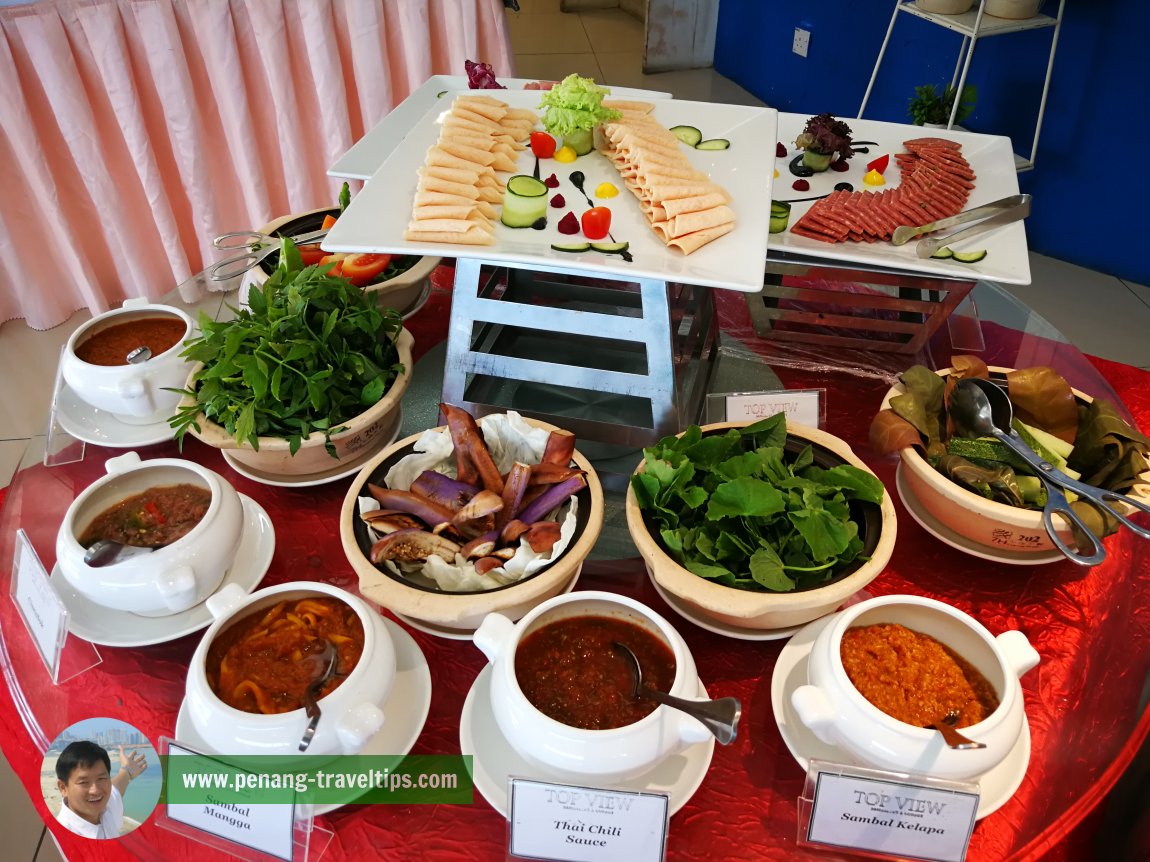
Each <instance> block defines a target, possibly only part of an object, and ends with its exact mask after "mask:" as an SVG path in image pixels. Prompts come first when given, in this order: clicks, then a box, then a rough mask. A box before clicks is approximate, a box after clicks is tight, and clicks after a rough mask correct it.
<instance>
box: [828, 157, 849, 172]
mask: <svg viewBox="0 0 1150 862" xmlns="http://www.w3.org/2000/svg"><path fill="white" fill-rule="evenodd" d="M850 169H851V166H850V164H848V163H847V162H845V161H843V160H841V159H840V160H839V161H836V162H831V170H832V171H838V172H839V173H840V174H841V173H842V172H843V171H849V170H850Z"/></svg>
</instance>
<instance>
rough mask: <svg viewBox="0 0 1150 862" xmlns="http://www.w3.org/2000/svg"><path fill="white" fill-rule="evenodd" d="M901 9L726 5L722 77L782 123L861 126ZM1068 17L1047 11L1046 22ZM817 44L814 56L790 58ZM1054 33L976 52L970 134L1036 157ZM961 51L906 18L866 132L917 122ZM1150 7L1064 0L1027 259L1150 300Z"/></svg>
mask: <svg viewBox="0 0 1150 862" xmlns="http://www.w3.org/2000/svg"><path fill="white" fill-rule="evenodd" d="M893 6H894V4H893V2H887V0H859V2H851V0H821V2H818V3H811V2H803V0H722V2H721V4H720V6H719V26H718V36H717V39H716V45H715V68H716V70H717V71H719V72H720V73H721V74H723V75H726V76H727V77H729V78H731V79H733V80H734V81H736V82H738V83H739V84H740V85H742V86H743V87H745V88H746V89H748V90H750V91H751V92H752V93H754V94H755V95H756V96H758V97H759V98H760V99H762V100H763V101H765V102H766V103H767V104H769V105H771V106H772V107H775V108H778V109H779V110H781V111H790V112H794V113H807V114H816V113H820V112H823V111H829V112H831V113H833V114H836V115H838V116H841V117H843V118H850V117H854V116H856V115H857V114H858V108H859V105H860V104H861V102H862V97H863V93H864V92H865V91H866V85H867V81H868V80H869V78H870V73H871V69H872V67H873V66H874V61H875V58H876V57H877V56H878V51H879V47H880V46H881V45H882V40H883V36H884V34H885V33H886V28H887V26H888V24H889V22H890V15H891V12H892V11H893ZM1057 8H1058V4H1057V2H1056V0H1055V2H1049V0H1048V2H1047V4H1046V6H1045V7H1044V10H1043V11H1045V12H1046V13H1047V14H1053V13H1054V12H1055V11H1057ZM799 26H802V27H804V28H806V29H809V30H810V31H811V46H810V51H809V56H808V57H806V58H803V57H799V56H798V55H796V54H794V53H792V51H791V41H792V37H793V34H794V29H795V27H799ZM1052 35H1053V29H1046V30H1036V31H1026V32H1020V33H1011V34H1006V35H1003V36H996V37H993V38H982V39H980V40H979V43H978V48H977V50H976V52H975V55H974V62H973V63H972V65H971V71H970V75H969V78H968V82H969V83H972V84H975V85H976V86H977V87H978V107H977V108H976V109H975V111H974V113H973V114H971V115H970V117H968V118H967V120H966V121H965V123H964V125H965V126H966V127H967V128H968V129H970V130H971V131H974V132H982V133H986V134H995V135H1006V136H1009V137H1010V138H1012V140H1013V144H1014V150H1015V152H1017V153H1020V154H1021V155H1023V156H1027V155H1029V153H1030V146H1031V141H1032V139H1033V136H1034V125H1035V121H1036V119H1037V116H1038V102H1039V98H1040V96H1041V93H1042V82H1043V80H1044V78H1045V75H1046V60H1047V56H1048V54H1049V50H1050V40H1051V37H1052ZM961 43H962V39H961V36H959V34H957V33H952V32H951V31H949V30H946V29H945V28H943V27H939V26H936V25H933V24H931V23H929V22H926V21H922V20H919V19H917V18H915V17H913V16H911V15H899V16H898V19H897V21H896V22H895V28H894V32H893V33H892V35H891V40H890V44H889V45H888V46H887V53H886V57H885V59H884V61H883V65H882V69H881V70H880V72H879V77H878V80H877V81H876V82H875V87H874V90H873V92H872V93H871V98H870V103H869V104H868V106H867V111H866V117H867V119H874V120H886V121H889V122H909V118H908V116H907V112H906V106H907V102H908V101H909V99H910V97H911V96H912V95H913V92H914V88H915V86H917V85H919V84H927V83H934V84H936V85H941V84H944V83H946V82H949V81H950V78H951V75H952V73H953V72H954V67H955V63H956V62H957V60H958V53H959V48H960V47H961ZM1148 144H1150V3H1146V2H1144V0H1095V2H1086V0H1067V4H1066V13H1065V17H1064V20H1063V23H1062V32H1061V35H1060V38H1059V45H1058V54H1057V57H1056V59H1055V65H1054V74H1053V78H1052V80H1051V89H1050V96H1049V98H1048V100H1047V104H1046V117H1045V120H1044V121H1043V126H1042V134H1041V137H1040V139H1039V148H1038V155H1037V158H1036V160H1035V163H1036V167H1035V169H1034V170H1033V171H1027V172H1024V173H1022V174H1020V175H1019V185H1020V186H1021V188H1022V191H1024V192H1029V193H1031V194H1032V195H1034V209H1033V212H1032V214H1031V216H1030V218H1029V219H1028V220H1027V238H1028V241H1029V244H1030V248H1031V249H1032V250H1034V251H1036V252H1039V253H1041V254H1045V255H1049V256H1051V257H1056V258H1059V259H1061V260H1066V261H1070V262H1071V263H1076V264H1079V265H1080V266H1084V267H1088V268H1090V269H1096V270H1100V271H1102V272H1106V273H1110V274H1112V275H1116V276H1118V277H1120V278H1125V279H1128V280H1131V281H1134V282H1137V283H1138V284H1142V285H1146V286H1150V229H1148V228H1150V219H1147V218H1146V216H1145V215H1144V214H1142V213H1141V209H1142V207H1141V204H1142V203H1143V202H1145V201H1147V200H1148V199H1150V179H1148V178H1150V147H1148V146H1147V145H1148Z"/></svg>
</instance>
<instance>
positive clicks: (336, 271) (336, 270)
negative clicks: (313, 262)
mask: <svg viewBox="0 0 1150 862" xmlns="http://www.w3.org/2000/svg"><path fill="white" fill-rule="evenodd" d="M345 260H347V255H346V254H329V255H327V256H326V257H324V259H323V260H321V261H320V263H334V264H335V266H333V267H332V268H331V269H330V270H328V275H343V262H344V261H345Z"/></svg>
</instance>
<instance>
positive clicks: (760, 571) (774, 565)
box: [751, 547, 795, 593]
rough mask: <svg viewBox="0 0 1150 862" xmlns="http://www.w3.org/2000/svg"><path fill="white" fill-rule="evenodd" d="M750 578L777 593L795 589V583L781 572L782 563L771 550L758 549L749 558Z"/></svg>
mask: <svg viewBox="0 0 1150 862" xmlns="http://www.w3.org/2000/svg"><path fill="white" fill-rule="evenodd" d="M751 577H752V578H754V579H755V582H756V583H758V584H760V585H762V586H764V587H766V588H767V589H768V590H773V591H775V592H779V593H785V592H789V591H790V590H793V589H794V588H795V582H794V581H793V580H791V579H790V578H788V577H787V574H786V572H784V571H783V561H782V560H780V559H779V555H778V554H776V553H775V552H774V550H773V549H771V548H769V547H768V548H759V549H758V550H757V551H755V553H754V554H753V555H752V556H751Z"/></svg>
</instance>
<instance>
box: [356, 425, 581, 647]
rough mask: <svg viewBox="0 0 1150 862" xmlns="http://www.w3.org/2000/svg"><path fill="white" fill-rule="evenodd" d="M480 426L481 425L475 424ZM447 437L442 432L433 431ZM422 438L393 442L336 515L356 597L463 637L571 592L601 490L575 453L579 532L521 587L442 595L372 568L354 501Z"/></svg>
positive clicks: (370, 464) (367, 468)
mask: <svg viewBox="0 0 1150 862" xmlns="http://www.w3.org/2000/svg"><path fill="white" fill-rule="evenodd" d="M523 420H524V421H525V422H527V423H528V424H529V425H532V426H534V427H536V428H542V429H544V430H545V431H553V430H559V429H557V428H556V426H554V425H549V424H548V423H546V422H540V421H537V420H534V419H528V418H526V417H523ZM478 421H479V424H480V426H482V425H483V422H484V420H483V419H480V420H478ZM435 430H437V431H439V432H441V433H447V429H446V428H445V427H440V428H437V429H435ZM421 436H422V435H421V434H413V435H412V436H410V437H405V438H404V439H403V440H397V441H396V442H395V443H393V444H392V445H391V446H389V447H387V448H386V449H385V450H384V451H383V452H381V453H380V454H379V455H377V456H376V457H375V458H373V459H372V460H371V461H370V462H368V463H367V464H366V465H364V467H363V469H362V470H360V472H359V474H358V475H357V476H356V477H355V479H354V480H352V483H351V487H350V488H349V489H348V492H347V496H346V497H345V498H344V501H343V508H342V510H341V512H340V519H339V521H340V522H339V533H340V539H341V541H342V542H343V551H344V554H346V555H347V559H348V562H349V563H351V566H352V568H353V569H355V571H356V573H357V574H358V575H359V589H360V592H361V593H362V594H363V595H364V596H365V597H367V598H369V599H371V600H372V601H375V602H378V603H379V604H380V605H382V606H383V607H385V608H388V609H390V610H392V611H394V612H395V613H397V614H400V615H402V616H404V617H408V618H410V619H411V620H414V621H417V622H421V623H425V624H428V625H430V626H434V627H439V628H442V629H446V630H447V631H449V632H453V633H454V632H459V633H466V632H471V631H474V630H475V629H477V628H478V627H479V625H480V623H482V622H483V619H484V617H486V616H487V615H488V614H490V613H496V612H498V613H500V614H503V615H504V616H506V617H508V618H509V619H511V620H513V621H514V620H518V619H519V618H520V617H522V616H523V615H524V614H526V613H527V612H528V611H530V610H531V609H532V608H534V607H535V606H536V605H538V604H539V603H540V602H543V601H546V600H547V599H550V598H552V597H553V596H557V595H559V594H560V593H563V592H565V591H567V590H569V589H570V588H571V586H572V585H573V582H574V581H575V579H576V578H577V577H578V576H579V572H580V570H581V569H582V567H583V561H584V560H585V559H586V558H587V555H588V554H589V553H590V552H591V549H592V548H593V547H594V546H595V542H596V541H597V540H598V538H599V532H600V530H601V529H602V527H603V511H604V510H603V486H602V485H601V484H600V483H599V477H598V475H597V474H596V473H595V468H594V467H592V466H591V462H590V461H588V460H587V459H586V458H585V457H584V456H583V455H582V454H581V453H580V452H579V451H578V450H576V451H575V453H574V454H573V456H572V460H573V461H574V462H575V464H576V465H577V466H578V467H579V468H580V469H581V470H583V471H585V474H584V478H585V479H586V480H587V487H586V488H584V489H583V490H581V491H580V492H579V493H578V495H577V497H578V499H579V505H578V512H577V517H578V521H577V524H578V526H577V527H576V531H575V534H574V536H573V538H572V540H571V542H570V544H569V545H568V546H567V548H566V549H565V550H564V551H563V552H562V553H561V554H560V555H559V557H558V558H557V559H556V560H555V561H554V562H553V563H551V564H550V565H548V566H547V567H546V568H544V569H542V570H541V571H539V572H537V573H536V574H534V575H530V576H528V577H525V578H523V580H521V581H517V582H515V583H512V584H509V585H507V586H504V587H499V588H497V589H491V590H485V591H476V592H446V591H442V590H439V589H436V588H434V587H432V586H424V585H421V584H418V583H415V582H413V581H410V580H408V579H405V578H401V577H400V576H398V575H392V574H390V573H388V572H385V571H383V570H382V569H381V568H379V567H378V566H376V565H374V564H373V563H372V562H371V561H370V560H369V559H368V557H367V551H368V550H370V547H371V540H370V538H368V537H367V534H366V530H365V528H364V526H363V523H362V519H361V518H360V515H359V498H360V497H361V496H368V493H367V491H366V487H365V486H366V485H367V483H368V482H371V483H372V484H378V485H383V484H385V483H384V481H383V477H384V475H385V474H386V473H387V471H388V469H390V467H391V465H393V464H394V463H395V462H397V461H399V460H400V459H401V458H403V457H405V456H406V455H409V454H411V453H412V452H413V451H414V449H413V447H414V444H415V442H416V441H417V440H418V439H419V438H420V437H421Z"/></svg>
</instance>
